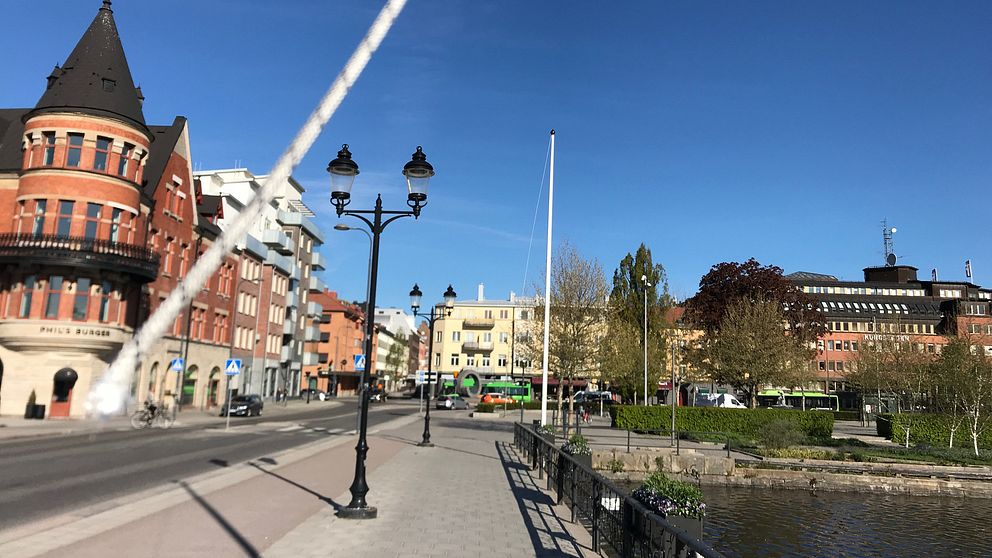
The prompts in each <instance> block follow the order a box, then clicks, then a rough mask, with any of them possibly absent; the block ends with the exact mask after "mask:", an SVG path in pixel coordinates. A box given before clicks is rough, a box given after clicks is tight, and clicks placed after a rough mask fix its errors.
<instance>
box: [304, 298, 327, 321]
mask: <svg viewBox="0 0 992 558" xmlns="http://www.w3.org/2000/svg"><path fill="white" fill-rule="evenodd" d="M323 311H324V307H323V306H321V305H320V304H317V303H316V302H308V303H307V307H306V316H307V317H308V318H314V317H317V318H319V317H320V314H321V313H322V312H323Z"/></svg>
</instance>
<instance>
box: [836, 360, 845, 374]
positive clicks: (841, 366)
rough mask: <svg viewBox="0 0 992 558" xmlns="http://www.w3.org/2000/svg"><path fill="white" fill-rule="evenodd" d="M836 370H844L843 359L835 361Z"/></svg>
mask: <svg viewBox="0 0 992 558" xmlns="http://www.w3.org/2000/svg"><path fill="white" fill-rule="evenodd" d="M837 371H838V372H843V371H844V361H843V360H838V361H837Z"/></svg>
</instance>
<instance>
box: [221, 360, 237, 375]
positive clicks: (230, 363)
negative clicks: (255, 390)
mask: <svg viewBox="0 0 992 558" xmlns="http://www.w3.org/2000/svg"><path fill="white" fill-rule="evenodd" d="M224 373H225V374H227V375H228V376H237V375H238V374H240V373H241V359H240V358H229V359H227V362H226V363H225V364H224Z"/></svg>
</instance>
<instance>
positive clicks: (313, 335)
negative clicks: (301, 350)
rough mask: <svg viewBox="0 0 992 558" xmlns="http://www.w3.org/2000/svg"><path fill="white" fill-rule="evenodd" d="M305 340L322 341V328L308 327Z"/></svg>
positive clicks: (304, 331)
mask: <svg viewBox="0 0 992 558" xmlns="http://www.w3.org/2000/svg"><path fill="white" fill-rule="evenodd" d="M303 340H304V341H320V328H316V327H313V326H307V327H306V328H305V329H304V330H303Z"/></svg>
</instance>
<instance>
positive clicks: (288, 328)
mask: <svg viewBox="0 0 992 558" xmlns="http://www.w3.org/2000/svg"><path fill="white" fill-rule="evenodd" d="M294 333H296V323H295V322H294V321H293V320H292V319H287V320H286V321H285V322H283V323H282V334H283V335H293V334H294Z"/></svg>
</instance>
